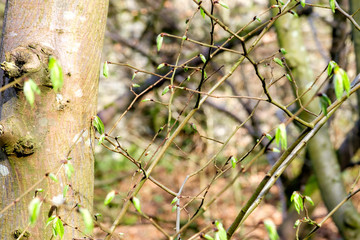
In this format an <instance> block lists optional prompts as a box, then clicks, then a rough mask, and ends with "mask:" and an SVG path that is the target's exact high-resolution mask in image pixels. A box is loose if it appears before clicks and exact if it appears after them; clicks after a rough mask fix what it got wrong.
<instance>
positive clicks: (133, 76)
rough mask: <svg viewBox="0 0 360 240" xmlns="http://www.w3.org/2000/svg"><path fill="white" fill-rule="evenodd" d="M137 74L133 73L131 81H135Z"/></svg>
mask: <svg viewBox="0 0 360 240" xmlns="http://www.w3.org/2000/svg"><path fill="white" fill-rule="evenodd" d="M136 74H137V72H134V73H133V75H132V77H131V81H132V80H134V78H135V77H136Z"/></svg>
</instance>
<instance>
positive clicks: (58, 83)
mask: <svg viewBox="0 0 360 240" xmlns="http://www.w3.org/2000/svg"><path fill="white" fill-rule="evenodd" d="M49 71H50V80H51V83H52V85H53V89H54V91H55V92H58V91H59V90H60V89H61V87H62V86H63V83H64V77H63V72H62V69H61V66H60V64H59V63H58V61H57V60H56V59H55V58H54V57H52V56H50V57H49Z"/></svg>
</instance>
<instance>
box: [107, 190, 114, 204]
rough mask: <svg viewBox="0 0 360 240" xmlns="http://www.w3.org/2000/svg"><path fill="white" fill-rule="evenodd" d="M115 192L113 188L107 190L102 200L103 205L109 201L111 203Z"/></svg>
mask: <svg viewBox="0 0 360 240" xmlns="http://www.w3.org/2000/svg"><path fill="white" fill-rule="evenodd" d="M115 194H116V192H115V191H114V190H112V191H111V192H109V193H108V194H107V195H106V198H105V200H104V205H105V206H106V205H108V204H109V203H111V201H112V200H113V199H114V197H115Z"/></svg>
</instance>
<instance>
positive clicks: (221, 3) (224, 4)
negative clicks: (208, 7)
mask: <svg viewBox="0 0 360 240" xmlns="http://www.w3.org/2000/svg"><path fill="white" fill-rule="evenodd" d="M219 4H220V5H221V6H222V7H223V8H226V9H230V8H229V6H228V5H227V4H226V3H224V2H223V1H219Z"/></svg>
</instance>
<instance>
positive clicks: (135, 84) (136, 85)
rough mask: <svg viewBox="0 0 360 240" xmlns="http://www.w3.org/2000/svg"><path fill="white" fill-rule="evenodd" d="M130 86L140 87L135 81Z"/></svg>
mask: <svg viewBox="0 0 360 240" xmlns="http://www.w3.org/2000/svg"><path fill="white" fill-rule="evenodd" d="M132 87H133V88H138V87H140V85H139V84H137V83H134V84H133V85H132Z"/></svg>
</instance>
